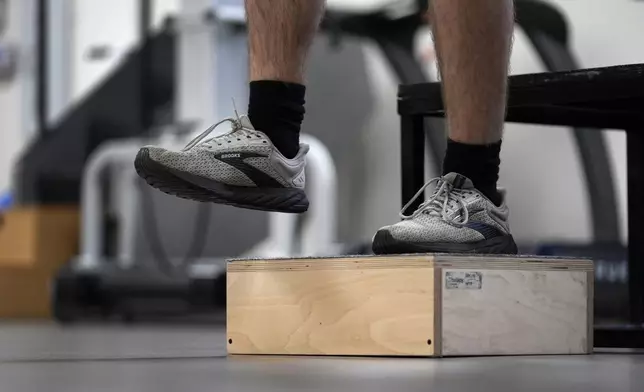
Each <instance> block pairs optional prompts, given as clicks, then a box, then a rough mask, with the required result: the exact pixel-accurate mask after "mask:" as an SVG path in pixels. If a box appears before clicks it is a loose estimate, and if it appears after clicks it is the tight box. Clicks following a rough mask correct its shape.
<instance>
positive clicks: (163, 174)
mask: <svg viewBox="0 0 644 392" xmlns="http://www.w3.org/2000/svg"><path fill="white" fill-rule="evenodd" d="M224 123H230V124H231V125H232V126H231V130H230V131H229V132H227V133H224V134H222V135H219V136H214V135H211V134H212V132H213V131H214V130H215V128H216V127H218V126H219V125H221V124H224ZM308 151H309V147H308V146H307V145H306V144H302V145H300V151H299V153H298V154H297V156H296V157H295V158H293V159H287V158H285V157H284V156H283V155H282V154H281V153H280V152H279V151H278V150H277V148H275V146H273V143H271V141H270V139H269V138H268V137H267V136H266V135H265V134H264V133H262V132H260V131H259V130H256V129H255V128H254V127H253V125H252V124H251V122H250V120H249V119H248V117H246V116H241V117H240V116H237V117H236V118H229V119H226V120H223V121H221V122H219V123H217V124H215V125H213V126H212V127H210V128H208V129H207V130H206V131H205V132H203V133H202V134H201V135H200V136H198V137H197V138H195V139H194V140H193V141H191V142H190V143H189V144H188V145H187V146H186V147H185V148H184V149H183V150H181V151H171V150H167V149H164V148H161V147H155V146H146V147H143V148H142V149H141V150H140V151H139V153H138V155H137V157H136V161H135V167H136V170H137V173H138V174H139V176H141V177H142V178H143V179H145V180H146V181H147V183H148V184H149V185H151V186H152V187H154V188H157V189H159V190H161V191H163V192H165V193H168V194H171V195H174V196H179V197H182V198H186V199H191V200H197V201H203V202H214V203H219V204H228V205H233V206H236V207H242V208H250V209H256V210H263V211H278V212H291V213H300V212H304V211H306V210H307V209H308V206H309V202H308V200H307V198H306V194H305V193H304V185H305V170H304V169H305V165H306V154H307V152H308Z"/></svg>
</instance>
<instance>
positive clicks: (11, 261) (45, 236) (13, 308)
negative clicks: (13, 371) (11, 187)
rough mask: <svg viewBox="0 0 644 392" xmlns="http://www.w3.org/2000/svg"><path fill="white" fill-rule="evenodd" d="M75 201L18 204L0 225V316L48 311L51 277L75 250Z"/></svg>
mask: <svg viewBox="0 0 644 392" xmlns="http://www.w3.org/2000/svg"><path fill="white" fill-rule="evenodd" d="M79 235H80V216H79V210H78V207H76V206H35V207H18V208H15V209H13V210H10V211H7V212H6V213H4V214H3V217H2V225H1V226H0V318H46V317H50V316H51V310H50V308H51V306H50V302H51V301H50V292H51V289H50V287H51V281H52V278H53V277H54V276H55V274H56V272H57V271H58V269H59V268H60V267H62V266H63V265H64V264H65V263H67V262H68V261H69V260H70V259H71V258H72V257H74V256H75V255H76V254H78V244H79Z"/></svg>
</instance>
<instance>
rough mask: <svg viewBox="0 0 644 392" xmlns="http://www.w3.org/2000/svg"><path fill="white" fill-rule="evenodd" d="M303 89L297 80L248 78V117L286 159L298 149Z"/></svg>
mask: <svg viewBox="0 0 644 392" xmlns="http://www.w3.org/2000/svg"><path fill="white" fill-rule="evenodd" d="M305 92H306V87H304V86H303V85H301V84H296V83H286V82H279V81H275V80H260V81H255V82H250V97H249V103H248V117H249V118H250V121H251V122H252V123H253V126H255V128H257V130H258V131H262V132H264V133H265V134H266V135H267V136H268V137H269V138H270V139H271V141H272V142H273V144H274V145H275V147H277V149H278V150H279V151H280V152H281V153H282V155H284V156H285V157H286V158H289V159H291V158H294V157H295V156H296V155H297V153H298V152H299V150H300V127H301V125H302V120H304V94H305Z"/></svg>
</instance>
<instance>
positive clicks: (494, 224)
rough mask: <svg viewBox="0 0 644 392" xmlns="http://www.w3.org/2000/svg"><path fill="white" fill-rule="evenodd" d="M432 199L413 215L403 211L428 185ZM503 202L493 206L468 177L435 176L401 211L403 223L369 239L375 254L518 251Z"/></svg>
mask: <svg viewBox="0 0 644 392" xmlns="http://www.w3.org/2000/svg"><path fill="white" fill-rule="evenodd" d="M432 184H436V189H435V190H434V193H433V194H432V196H431V197H430V198H429V199H428V200H427V201H425V202H424V203H423V204H421V205H420V207H419V208H418V209H417V210H416V211H415V212H414V213H413V214H411V215H409V216H407V215H404V211H405V210H406V209H407V208H408V207H409V206H410V205H411V203H412V202H413V201H414V200H416V199H417V198H418V197H420V196H421V195H422V194H423V193H424V192H425V189H427V188H428V187H429V186H430V185H432ZM503 198H504V201H503V204H502V205H501V206H500V207H497V206H495V205H494V204H493V203H492V202H491V201H490V200H488V199H487V198H486V197H485V196H483V194H481V193H480V192H479V191H478V190H477V189H476V188H474V185H473V184H472V181H470V180H469V179H468V178H466V177H464V176H462V175H460V174H456V173H450V174H448V175H446V176H444V177H441V178H436V179H434V180H432V181H430V182H428V183H427V184H425V186H424V187H423V188H422V189H421V190H420V191H418V193H417V194H416V196H414V198H413V199H412V200H411V201H410V202H409V204H408V205H407V207H405V208H404V209H403V212H402V213H401V217H402V218H403V221H402V222H399V223H396V224H394V225H391V226H386V227H383V228H382V229H380V230H379V231H378V232H377V233H376V235H375V236H374V238H373V244H372V248H373V251H374V253H376V254H405V253H487V254H516V253H517V252H518V250H517V246H516V244H515V243H514V239H513V238H512V235H511V234H510V227H509V225H508V215H509V210H508V207H507V205H506V204H505V194H504V195H503Z"/></svg>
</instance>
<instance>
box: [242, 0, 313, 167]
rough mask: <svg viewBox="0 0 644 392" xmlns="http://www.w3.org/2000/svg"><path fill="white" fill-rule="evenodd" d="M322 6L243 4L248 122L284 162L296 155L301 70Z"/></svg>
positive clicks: (304, 1)
mask: <svg viewBox="0 0 644 392" xmlns="http://www.w3.org/2000/svg"><path fill="white" fill-rule="evenodd" d="M324 3H325V1H324V0H246V13H247V15H248V30H249V33H248V35H249V37H248V38H249V41H250V42H249V50H250V97H249V104H248V117H249V118H250V120H251V122H252V123H253V125H254V126H255V128H257V129H259V130H261V131H262V132H264V133H265V134H266V136H268V138H269V139H270V140H271V142H272V143H273V145H274V146H275V147H276V148H277V149H278V150H279V151H280V152H281V153H282V155H284V156H285V157H286V158H289V159H291V158H294V157H295V156H296V155H297V154H298V152H299V151H300V144H299V135H300V128H301V125H302V121H303V120H304V112H305V109H304V104H305V99H304V98H305V94H306V88H305V86H304V69H305V66H306V58H307V55H308V52H309V48H310V47H311V44H312V43H313V38H314V37H315V33H316V31H317V29H318V25H319V23H320V18H321V17H322V11H323V9H324Z"/></svg>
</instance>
